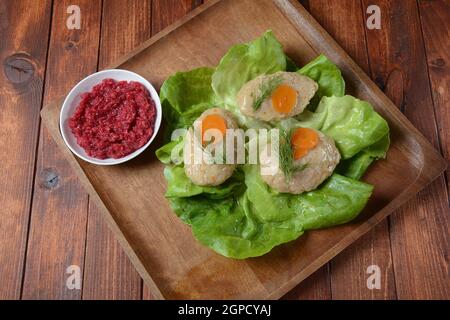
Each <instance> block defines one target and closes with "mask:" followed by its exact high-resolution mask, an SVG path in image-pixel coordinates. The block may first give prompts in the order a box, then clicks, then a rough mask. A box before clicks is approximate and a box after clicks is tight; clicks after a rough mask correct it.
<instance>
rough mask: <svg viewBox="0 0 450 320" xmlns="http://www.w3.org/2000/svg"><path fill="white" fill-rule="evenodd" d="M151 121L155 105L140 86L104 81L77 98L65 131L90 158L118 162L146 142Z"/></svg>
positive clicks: (151, 125)
mask: <svg viewBox="0 0 450 320" xmlns="http://www.w3.org/2000/svg"><path fill="white" fill-rule="evenodd" d="M155 119H156V107H155V102H154V101H153V99H152V98H151V97H150V93H149V92H148V90H147V89H146V88H145V87H144V86H143V85H142V84H141V83H139V82H135V81H130V82H127V81H115V80H113V79H105V80H103V81H102V82H100V83H99V84H97V85H96V86H94V88H93V89H92V90H91V91H90V92H86V93H84V94H83V95H82V96H81V102H80V103H79V105H78V106H77V109H76V110H75V113H74V114H73V115H72V117H70V119H69V127H70V129H71V130H72V133H73V134H74V135H75V137H76V138H77V143H78V144H79V145H80V146H81V147H82V148H83V149H84V150H85V151H86V153H87V154H88V155H89V156H90V157H94V158H98V159H106V158H114V159H118V158H123V157H125V156H127V155H129V154H130V153H132V152H134V151H136V150H137V149H139V148H141V147H142V146H144V145H145V144H146V143H147V142H148V140H149V139H150V138H151V137H152V135H153V131H154V125H155Z"/></svg>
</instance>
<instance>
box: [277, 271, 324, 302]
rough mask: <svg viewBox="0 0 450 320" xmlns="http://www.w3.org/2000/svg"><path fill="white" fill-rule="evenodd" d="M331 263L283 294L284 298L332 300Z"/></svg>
mask: <svg viewBox="0 0 450 320" xmlns="http://www.w3.org/2000/svg"><path fill="white" fill-rule="evenodd" d="M329 268H330V264H329V263H327V264H326V265H324V266H323V267H321V268H320V269H319V270H317V271H316V272H314V273H313V274H312V275H310V276H309V277H308V278H306V279H305V280H303V281H302V282H301V283H300V284H299V285H297V286H296V287H295V288H294V289H292V290H291V291H289V292H288V293H287V294H286V295H284V296H283V298H282V299H283V300H330V299H331V298H332V297H331V279H330V269H329Z"/></svg>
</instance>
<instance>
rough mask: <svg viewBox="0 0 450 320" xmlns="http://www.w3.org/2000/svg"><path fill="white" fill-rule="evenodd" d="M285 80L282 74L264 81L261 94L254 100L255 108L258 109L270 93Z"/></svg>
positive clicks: (260, 89) (260, 88)
mask: <svg viewBox="0 0 450 320" xmlns="http://www.w3.org/2000/svg"><path fill="white" fill-rule="evenodd" d="M282 82H283V79H282V78H281V76H275V77H273V78H272V79H269V80H268V81H267V82H263V83H262V84H261V86H260V87H259V91H260V92H261V94H260V95H259V96H258V97H256V99H255V101H254V102H253V110H255V111H256V110H258V109H259V108H260V107H261V105H262V103H263V102H264V100H266V99H267V98H268V97H269V96H270V95H272V92H273V91H274V90H275V89H276V88H277V87H278V86H279V85H280V84H281V83H282Z"/></svg>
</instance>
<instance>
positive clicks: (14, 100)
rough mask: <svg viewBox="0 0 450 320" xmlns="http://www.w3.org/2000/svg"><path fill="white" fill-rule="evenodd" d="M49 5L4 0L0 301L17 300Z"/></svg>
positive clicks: (0, 19)
mask: <svg viewBox="0 0 450 320" xmlns="http://www.w3.org/2000/svg"><path fill="white" fill-rule="evenodd" d="M50 12H51V1H50V0H43V1H34V0H28V1H27V0H21V1H14V2H13V1H0V33H1V41H0V61H1V65H2V71H1V72H0V109H1V110H0V163H1V165H0V190H1V191H0V203H1V205H2V217H1V223H0V283H1V285H0V300H3V299H19V298H20V291H21V284H22V277H23V266H24V258H25V251H26V243H27V232H28V223H29V215H30V204H31V198H32V191H33V177H34V168H35V160H36V144H37V141H38V134H39V122H40V121H39V110H40V107H41V102H42V91H43V83H44V73H45V72H44V70H45V65H46V56H47V45H48V37H49V31H50V30H49V29H50V19H51V17H50Z"/></svg>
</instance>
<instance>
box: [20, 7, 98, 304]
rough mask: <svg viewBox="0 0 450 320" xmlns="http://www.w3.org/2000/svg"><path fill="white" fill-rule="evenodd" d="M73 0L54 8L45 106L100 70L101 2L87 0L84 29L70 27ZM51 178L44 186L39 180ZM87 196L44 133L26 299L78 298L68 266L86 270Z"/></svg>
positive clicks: (30, 246)
mask: <svg viewBox="0 0 450 320" xmlns="http://www.w3.org/2000/svg"><path fill="white" fill-rule="evenodd" d="M70 4H72V2H71V1H68V0H67V1H55V2H54V4H53V6H54V7H53V17H52V32H51V37H50V45H49V56H48V68H47V76H46V82H45V93H44V103H48V102H49V101H51V100H53V99H55V98H57V97H61V96H63V95H64V94H66V93H67V91H68V90H69V89H70V88H71V87H72V86H73V85H74V84H75V83H76V82H78V81H79V80H81V79H82V78H83V77H85V76H87V75H88V74H90V73H92V72H94V71H95V70H96V67H97V56H98V44H99V35H100V17H101V1H100V0H95V1H91V0H83V1H78V2H77V4H78V5H79V6H80V9H81V16H82V19H81V29H80V30H69V29H68V28H67V27H66V19H67V17H68V16H69V15H68V14H67V12H66V10H67V7H68V6H69V5H70ZM48 176H50V177H51V179H52V180H51V181H52V182H51V183H50V184H47V186H45V184H42V182H41V177H43V178H46V177H48ZM87 209H88V196H87V194H86V192H85V190H83V189H82V188H81V186H80V184H79V182H78V179H77V177H76V175H75V174H74V172H73V170H71V169H70V167H69V166H68V164H67V162H66V160H65V159H64V158H63V157H62V155H61V153H60V152H58V150H57V148H56V146H55V144H54V142H53V141H52V139H51V138H50V137H49V135H48V132H47V130H45V129H43V130H41V136H40V141H39V148H38V160H37V167H36V182H35V192H34V197H33V203H32V212H31V224H30V235H29V241H28V251H27V259H26V269H25V278H24V287H23V294H22V296H23V298H24V299H80V298H81V290H76V289H75V290H69V289H68V288H67V287H66V279H67V277H68V276H69V275H68V274H66V268H67V267H69V266H71V265H77V266H79V267H80V268H81V271H83V265H84V255H85V242H86V225H87Z"/></svg>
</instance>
